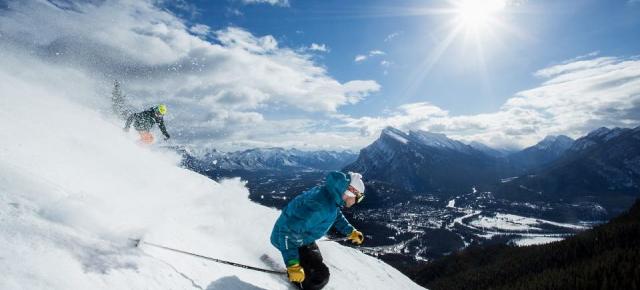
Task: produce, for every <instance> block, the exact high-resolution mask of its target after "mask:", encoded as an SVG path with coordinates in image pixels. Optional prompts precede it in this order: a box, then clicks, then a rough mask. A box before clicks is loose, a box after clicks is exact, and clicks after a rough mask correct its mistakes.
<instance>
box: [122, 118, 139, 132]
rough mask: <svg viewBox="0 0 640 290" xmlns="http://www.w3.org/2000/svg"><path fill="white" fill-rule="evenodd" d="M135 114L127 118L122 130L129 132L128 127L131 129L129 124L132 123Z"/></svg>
mask: <svg viewBox="0 0 640 290" xmlns="http://www.w3.org/2000/svg"><path fill="white" fill-rule="evenodd" d="M135 117H136V114H131V116H129V118H127V123H126V124H125V125H124V130H125V131H127V132H128V131H129V127H131V123H133V119H135Z"/></svg>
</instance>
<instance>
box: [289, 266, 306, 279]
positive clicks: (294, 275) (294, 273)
mask: <svg viewBox="0 0 640 290" xmlns="http://www.w3.org/2000/svg"><path fill="white" fill-rule="evenodd" d="M287 274H288V275H289V281H291V282H297V283H302V281H304V269H302V267H301V266H300V264H293V265H291V266H289V267H287Z"/></svg>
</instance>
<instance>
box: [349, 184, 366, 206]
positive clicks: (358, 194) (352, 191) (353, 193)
mask: <svg viewBox="0 0 640 290" xmlns="http://www.w3.org/2000/svg"><path fill="white" fill-rule="evenodd" d="M346 194H347V195H348V196H351V197H355V198H356V203H360V202H361V201H362V200H363V199H364V193H362V192H360V191H358V190H357V189H356V188H355V187H353V186H351V185H349V186H348V187H347V192H346Z"/></svg>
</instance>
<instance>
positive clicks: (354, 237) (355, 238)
mask: <svg viewBox="0 0 640 290" xmlns="http://www.w3.org/2000/svg"><path fill="white" fill-rule="evenodd" d="M347 240H351V242H352V243H354V244H356V245H360V244H362V242H363V241H364V235H363V234H362V233H361V232H359V231H357V230H353V232H351V234H350V235H349V237H348V238H347Z"/></svg>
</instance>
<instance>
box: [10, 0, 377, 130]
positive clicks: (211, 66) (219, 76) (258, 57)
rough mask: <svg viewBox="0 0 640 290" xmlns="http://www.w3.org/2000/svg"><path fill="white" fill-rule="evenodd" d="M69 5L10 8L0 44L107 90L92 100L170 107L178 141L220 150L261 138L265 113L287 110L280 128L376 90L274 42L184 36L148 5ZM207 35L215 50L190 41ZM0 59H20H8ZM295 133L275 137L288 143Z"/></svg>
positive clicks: (237, 35)
mask: <svg viewBox="0 0 640 290" xmlns="http://www.w3.org/2000/svg"><path fill="white" fill-rule="evenodd" d="M65 3H70V4H69V5H72V7H71V8H60V7H57V6H54V5H51V4H49V3H48V2H39V1H13V2H9V6H10V8H9V9H8V10H6V11H3V13H2V14H0V34H1V35H2V39H3V41H2V43H0V45H2V46H11V47H16V48H18V49H19V50H24V51H30V52H32V54H25V55H22V56H20V58H33V59H38V60H39V61H41V62H42V63H45V64H48V65H50V66H51V67H52V69H54V68H55V69H58V70H60V71H64V70H65V69H69V68H72V69H74V70H78V71H82V72H83V73H84V74H86V75H87V76H90V77H91V78H93V79H95V80H96V82H98V83H102V84H104V87H102V88H100V90H101V94H102V96H100V97H98V98H103V97H104V98H107V97H108V95H109V93H110V86H111V83H112V80H113V79H120V80H121V81H122V88H123V90H124V92H125V93H126V94H127V95H128V96H129V97H130V99H131V102H132V103H133V104H134V105H135V106H136V107H138V108H140V109H143V108H146V107H147V106H150V105H151V104H155V103H159V102H164V103H167V104H168V105H169V108H170V114H169V116H168V117H167V121H168V127H169V129H170V131H173V132H174V133H176V132H177V133H176V134H172V135H174V136H176V137H177V138H176V139H178V140H182V141H183V142H210V141H211V140H218V141H220V142H226V141H228V140H236V139H233V138H234V137H233V136H236V135H235V134H236V133H234V132H238V131H247V132H251V134H254V135H256V136H266V135H261V134H262V133H260V132H262V131H264V130H265V129H264V128H267V127H269V124H271V123H272V122H273V121H272V120H270V119H268V118H267V117H265V116H266V115H265V114H264V111H269V110H276V111H277V110H280V109H282V110H286V112H287V113H285V114H284V116H282V117H280V118H279V119H286V118H287V116H288V115H289V114H290V113H289V112H296V114H298V115H303V116H304V115H305V114H308V115H309V116H316V117H315V118H320V119H323V118H325V117H317V116H326V114H327V113H333V112H336V111H337V110H338V109H339V108H340V107H341V106H344V105H349V104H355V103H357V102H358V101H360V100H362V98H364V97H366V96H367V95H368V94H370V93H372V92H375V91H377V90H379V89H380V86H379V84H378V83H376V82H375V81H367V80H353V81H347V82H344V83H341V82H339V81H337V80H335V79H334V78H332V77H331V76H329V75H328V73H327V70H326V68H325V67H323V66H321V65H318V64H316V63H315V62H314V60H313V59H312V58H311V56H308V55H306V54H301V53H298V52H296V51H295V50H293V49H290V48H287V47H282V46H281V45H280V44H279V43H278V41H277V40H276V39H275V38H274V37H273V36H270V35H264V36H256V35H253V34H252V33H250V32H249V31H247V30H244V29H242V28H239V27H227V28H224V29H221V30H217V31H208V30H209V28H208V27H205V26H198V25H194V26H191V27H189V26H187V25H185V22H184V21H183V20H182V19H180V18H177V17H176V16H175V15H173V14H171V13H169V12H167V11H165V10H164V9H163V8H161V7H157V6H155V5H154V4H153V3H155V2H154V1H151V0H149V1H134V0H120V1H105V2H95V3H93V2H92V3H88V2H84V1H77V2H73V1H67V2H65ZM204 33H208V35H209V37H208V38H207V39H212V41H211V42H210V41H208V40H207V39H204V38H199V37H197V36H196V35H194V34H204ZM320 47H322V46H321V45H320ZM325 48H326V46H325ZM0 57H5V58H7V57H9V58H18V56H15V55H12V54H9V53H8V52H6V50H3V53H2V54H0ZM43 77H44V76H43ZM89 103H91V102H89ZM98 103H100V102H98ZM308 112H310V113H308ZM313 112H316V113H320V114H319V115H318V114H316V113H313ZM309 118H311V117H309ZM285 123H286V122H285ZM280 125H282V124H280ZM296 128H297V127H296ZM296 128H292V129H289V128H288V127H286V126H280V127H279V128H278V129H279V133H282V134H284V135H286V133H287V132H293V131H294V130H295V129H296ZM305 129H308V128H305ZM298 133H300V132H298ZM291 134H293V133H289V135H291ZM265 138H266V137H265ZM267 140H268V139H267Z"/></svg>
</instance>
